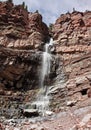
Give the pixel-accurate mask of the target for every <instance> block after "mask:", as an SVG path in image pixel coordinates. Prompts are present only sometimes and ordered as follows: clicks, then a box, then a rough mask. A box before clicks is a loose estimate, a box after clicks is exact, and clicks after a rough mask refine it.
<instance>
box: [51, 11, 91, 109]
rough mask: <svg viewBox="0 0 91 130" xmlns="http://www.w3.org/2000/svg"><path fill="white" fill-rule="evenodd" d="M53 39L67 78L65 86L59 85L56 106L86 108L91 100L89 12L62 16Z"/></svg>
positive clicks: (90, 30)
mask: <svg viewBox="0 0 91 130" xmlns="http://www.w3.org/2000/svg"><path fill="white" fill-rule="evenodd" d="M52 35H53V39H54V41H55V46H56V53H57V54H58V55H61V56H62V58H63V64H64V65H63V66H64V71H65V73H66V76H67V82H65V84H64V85H61V84H60V85H59V88H61V86H62V88H61V89H60V92H59V89H58V94H55V98H54V100H56V99H58V103H57V101H56V105H58V107H59V108H60V106H62V104H64V102H65V103H66V104H67V105H68V106H75V105H77V106H81V105H83V106H85V105H86V104H89V101H90V98H88V97H91V11H86V12H84V13H82V12H78V11H74V12H72V13H67V14H63V15H61V16H60V17H59V18H58V19H57V20H56V22H55V24H54V25H53V27H52ZM63 86H64V87H63ZM60 95H61V96H60ZM63 99H64V100H63ZM59 104H61V105H59Z"/></svg>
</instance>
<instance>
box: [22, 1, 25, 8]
mask: <svg viewBox="0 0 91 130" xmlns="http://www.w3.org/2000/svg"><path fill="white" fill-rule="evenodd" d="M22 7H23V8H24V9H25V2H24V1H23V2H22Z"/></svg>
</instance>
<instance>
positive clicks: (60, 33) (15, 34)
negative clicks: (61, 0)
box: [0, 2, 91, 130]
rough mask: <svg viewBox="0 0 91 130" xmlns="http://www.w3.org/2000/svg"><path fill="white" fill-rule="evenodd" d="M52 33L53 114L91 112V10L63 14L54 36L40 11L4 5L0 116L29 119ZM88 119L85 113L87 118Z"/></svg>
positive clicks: (0, 17)
mask: <svg viewBox="0 0 91 130" xmlns="http://www.w3.org/2000/svg"><path fill="white" fill-rule="evenodd" d="M50 34H51V37H52V38H53V40H54V44H53V47H52V48H51V49H50V52H51V61H50V62H51V67H50V68H51V70H50V74H49V75H48V77H46V79H45V81H44V84H45V85H46V86H47V87H48V88H49V89H48V90H49V91H48V94H49V96H50V97H51V98H50V109H51V110H52V111H53V112H56V113H57V112H60V111H65V110H70V109H72V110H78V113H79V111H80V110H79V109H82V108H85V107H86V110H87V112H88V111H89V110H88V108H89V106H91V11H86V12H84V13H82V12H78V11H74V12H72V13H66V14H62V15H61V16H60V17H59V18H58V19H57V20H56V22H55V24H53V25H52V28H51V32H49V29H48V27H47V25H46V24H45V23H43V21H42V16H41V15H40V14H39V13H38V12H37V11H36V12H35V13H29V12H28V11H27V10H26V9H24V7H23V6H22V5H14V4H13V3H12V2H0V116H5V118H24V115H23V113H22V110H23V109H25V106H27V105H29V104H31V102H32V101H33V100H35V99H36V96H37V93H38V90H39V88H40V80H41V78H40V76H41V66H42V57H43V51H44V45H45V44H46V43H48V42H49V40H50ZM29 107H30V106H29ZM28 109H29V108H28ZM88 113H89V112H88ZM86 114H87V113H85V115H86ZM67 115H68V113H67ZM78 115H79V114H78ZM82 115H83V112H82V113H81V118H82ZM63 118H64V117H63ZM68 120H70V118H69V117H68ZM89 120H90V119H88V122H89ZM63 125H64V126H63V128H64V127H66V125H65V124H64V123H63ZM85 125H86V124H85ZM85 125H84V128H85ZM76 127H77V128H78V125H77V126H75V127H74V128H73V127H72V126H71V127H70V126H69V127H68V129H66V128H64V129H62V130H69V128H73V129H76ZM73 129H72V130H73ZM78 129H79V130H80V128H78ZM36 130H37V129H36ZM46 130H47V129H46ZM48 130H50V129H48ZM53 130H54V129H53ZM58 130H61V129H60V128H59V129H58Z"/></svg>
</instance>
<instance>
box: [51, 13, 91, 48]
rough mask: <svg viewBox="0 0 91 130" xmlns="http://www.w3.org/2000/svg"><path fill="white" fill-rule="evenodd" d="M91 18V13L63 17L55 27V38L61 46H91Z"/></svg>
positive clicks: (70, 14) (69, 14) (57, 21)
mask: <svg viewBox="0 0 91 130" xmlns="http://www.w3.org/2000/svg"><path fill="white" fill-rule="evenodd" d="M90 16H91V12H90V11H87V12H84V13H82V12H77V11H74V12H73V13H67V14H63V15H61V16H60V17H59V18H58V19H57V20H56V23H55V24H54V26H53V30H52V31H53V38H54V39H55V40H57V43H61V45H67V46H70V45H78V44H80V45H90V42H91V37H90V35H91V22H90Z"/></svg>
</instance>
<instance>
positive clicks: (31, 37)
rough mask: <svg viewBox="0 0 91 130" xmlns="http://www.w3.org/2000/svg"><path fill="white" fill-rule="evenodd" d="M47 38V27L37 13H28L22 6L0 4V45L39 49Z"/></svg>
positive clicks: (8, 3)
mask: <svg viewBox="0 0 91 130" xmlns="http://www.w3.org/2000/svg"><path fill="white" fill-rule="evenodd" d="M48 38H49V31H48V27H47V26H46V24H45V23H43V22H42V16H41V15H40V14H39V13H37V12H35V13H28V12H27V10H26V9H24V8H23V6H22V5H17V6H15V5H13V3H10V2H0V45H2V46H5V47H12V48H18V49H21V48H22V49H39V48H40V46H41V44H42V43H44V42H46V41H48Z"/></svg>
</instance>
